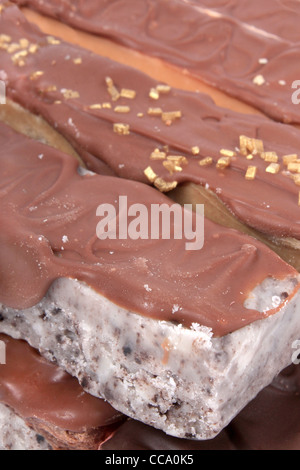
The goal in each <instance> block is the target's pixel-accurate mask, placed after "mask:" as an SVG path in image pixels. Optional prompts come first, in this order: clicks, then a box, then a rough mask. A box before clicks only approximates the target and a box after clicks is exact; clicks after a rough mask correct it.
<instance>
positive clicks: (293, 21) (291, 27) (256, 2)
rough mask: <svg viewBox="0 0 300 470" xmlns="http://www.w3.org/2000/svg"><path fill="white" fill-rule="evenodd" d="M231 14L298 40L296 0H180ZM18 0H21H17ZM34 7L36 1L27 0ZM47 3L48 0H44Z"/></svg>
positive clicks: (298, 6)
mask: <svg viewBox="0 0 300 470" xmlns="http://www.w3.org/2000/svg"><path fill="white" fill-rule="evenodd" d="M181 1H182V2H183V3H190V4H195V5H200V6H202V7H203V6H205V7H207V8H210V9H213V10H215V11H218V12H220V13H223V14H226V15H229V16H232V17H234V18H236V19H238V20H240V21H242V22H243V23H247V24H249V25H253V26H255V27H256V28H259V29H261V30H262V31H266V32H268V33H271V34H274V35H275V36H278V37H279V38H282V39H285V40H287V41H290V42H292V43H297V42H299V40H300V33H299V21H300V3H299V1H298V0H264V1H263V2H262V1H260V0H252V1H251V2H249V1H247V0H181ZM21 2H22V0H21ZM27 3H31V4H32V5H31V6H33V7H34V8H38V5H37V2H36V1H34V0H31V1H30V2H27ZM47 3H48V2H47ZM39 4H40V5H41V3H40V2H39Z"/></svg>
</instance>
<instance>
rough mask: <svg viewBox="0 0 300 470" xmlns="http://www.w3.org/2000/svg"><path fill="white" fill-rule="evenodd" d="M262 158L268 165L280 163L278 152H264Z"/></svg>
mask: <svg viewBox="0 0 300 470" xmlns="http://www.w3.org/2000/svg"><path fill="white" fill-rule="evenodd" d="M260 156H261V158H262V159H263V160H265V162H266V163H278V160H279V158H278V155H277V153H276V152H262V153H261V155H260Z"/></svg>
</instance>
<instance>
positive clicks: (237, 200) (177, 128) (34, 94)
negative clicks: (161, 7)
mask: <svg viewBox="0 0 300 470" xmlns="http://www.w3.org/2000/svg"><path fill="white" fill-rule="evenodd" d="M112 3H114V2H112ZM85 4H86V3H84V5H85ZM166 4H167V3H166ZM0 24H1V33H2V43H1V47H0V57H1V70H2V71H1V75H0V77H2V79H5V80H6V82H7V92H8V95H9V96H10V97H11V98H12V99H13V100H15V101H17V102H19V103H20V104H22V105H23V106H24V107H26V108H27V109H29V110H30V111H32V112H33V113H35V114H41V115H42V116H43V117H44V118H45V119H46V120H47V121H48V122H49V123H50V124H51V125H52V126H54V127H55V128H56V129H57V130H58V131H59V132H61V133H62V134H63V135H64V136H65V137H66V138H67V139H68V140H69V142H70V143H71V144H72V145H73V146H74V147H75V148H76V150H77V151H78V152H79V153H80V154H81V156H82V158H83V159H85V161H86V162H87V164H88V165H89V166H90V168H91V169H93V170H95V171H99V172H101V167H100V166H99V167H98V166H97V164H95V160H96V161H97V160H98V161H99V162H100V161H101V162H104V163H105V164H106V165H108V166H109V167H110V168H111V170H112V171H113V172H114V174H116V175H117V176H120V177H123V178H128V179H134V180H139V181H142V182H148V183H149V181H148V179H147V178H146V176H145V174H144V170H145V169H146V168H148V167H149V166H150V167H151V168H152V170H153V171H154V172H155V174H156V175H158V176H159V177H161V178H163V179H164V180H165V181H167V182H174V181H175V182H178V183H184V182H195V183H198V184H201V185H208V186H209V187H210V189H211V190H212V191H214V192H216V193H217V194H218V197H219V198H220V199H221V200H222V201H223V203H224V204H225V205H226V206H227V207H228V208H229V210H230V211H232V212H233V213H234V214H235V215H236V216H237V217H238V218H239V219H240V220H241V221H242V222H244V223H245V224H246V225H249V226H251V227H252V228H254V229H257V230H258V231H261V232H264V233H265V234H267V235H269V236H271V237H273V236H274V237H293V238H296V239H298V240H299V239H300V222H299V210H300V209H299V205H298V200H299V186H297V184H295V181H294V179H293V177H294V176H295V175H294V174H292V173H290V172H288V171H287V167H286V166H285V165H284V164H283V162H282V157H283V156H285V155H290V154H297V152H298V149H299V148H300V136H299V131H298V130H297V129H295V128H293V127H292V126H287V125H282V124H278V123H275V122H273V121H271V120H270V119H267V118H263V117H260V116H248V115H241V114H238V113H235V112H232V111H229V110H225V109H221V108H218V107H216V106H215V105H214V103H213V102H212V100H211V99H210V98H209V97H207V96H206V95H202V94H197V93H189V92H183V91H179V90H176V89H171V90H170V91H168V92H166V91H165V92H163V93H159V98H158V99H156V98H157V89H156V87H157V85H158V83H157V82H155V81H154V80H152V79H150V78H149V77H147V76H146V75H144V74H143V73H140V72H138V71H136V70H134V69H131V68H129V67H126V66H123V65H120V64H118V63H116V62H113V61H110V60H108V59H105V58H103V57H100V56H98V55H95V54H92V53H90V52H88V51H86V50H84V49H81V48H79V47H77V46H74V45H71V44H67V43H64V42H62V41H60V40H54V38H51V37H50V38H49V36H46V35H44V34H42V33H40V31H39V30H38V29H37V28H36V27H34V26H32V25H30V24H29V23H28V22H27V20H26V19H25V18H24V16H23V15H22V13H21V12H20V11H19V10H18V9H17V7H15V6H10V7H6V8H4V10H3V11H2V14H1V16H0ZM5 35H6V38H5ZM22 40H27V41H29V45H28V47H27V48H26V50H24V51H20V50H17V52H16V51H15V52H14V53H13V52H11V50H14V47H15V45H16V44H17V43H18V44H20V42H19V41H21V43H22ZM23 42H24V41H23ZM9 46H12V49H10V50H9ZM20 52H21V55H18V54H19V53H20ZM22 52H24V54H23V55H22ZM109 79H111V82H110V81H109ZM109 83H113V84H114V85H113V86H114V89H115V90H114V92H116V90H117V92H120V93H121V90H122V89H123V90H124V89H125V90H128V89H129V90H130V91H131V92H134V93H136V96H135V97H132V96H131V99H129V98H128V97H125V96H121V97H119V98H117V99H116V95H115V96H114V97H113V96H112V94H111V93H112V88H110V89H109V85H108V84H109ZM109 90H110V92H111V93H110V92H109ZM116 108H117V109H116ZM150 108H151V110H150V115H149V114H148V113H149V109H150ZM157 108H159V109H160V110H161V111H162V112H164V113H168V112H171V120H170V121H169V122H168V120H167V119H166V116H167V115H168V114H166V115H165V121H163V119H162V116H159V115H158V116H155V115H153V113H155V109H156V111H157ZM115 109H116V110H115ZM153 109H154V111H153ZM172 112H175V117H174V115H173V118H172ZM176 116H177V117H176ZM118 123H121V124H125V125H127V126H129V127H128V132H129V133H128V132H127V134H128V135H119V134H118V133H117V132H116V129H115V132H114V124H118ZM168 124H171V125H168ZM117 130H118V129H117ZM121 134H122V132H121ZM242 135H245V136H248V137H250V138H257V139H261V140H262V142H263V145H264V150H265V151H266V152H276V153H277V155H278V158H279V165H280V169H279V171H278V172H277V170H275V173H276V174H272V173H267V172H266V169H267V167H268V165H269V163H266V161H265V160H263V159H262V158H261V157H260V156H259V155H256V156H254V159H253V160H251V161H249V160H247V158H246V156H244V155H241V154H240V151H239V146H240V136H242ZM166 146H167V151H166ZM155 149H159V150H160V151H161V152H165V155H166V156H165V158H164V160H163V161H162V160H159V159H155V160H153V159H152V154H153V152H154V150H155ZM193 149H196V152H195V153H196V154H193ZM222 149H225V150H226V149H227V150H231V151H234V152H236V151H237V153H236V156H234V157H233V158H231V159H230V166H229V167H228V168H225V169H224V170H222V169H217V168H216V164H217V162H218V161H219V158H220V157H221V154H220V151H221V150H222ZM198 151H199V152H198ZM174 155H175V156H183V157H185V159H186V160H185V161H184V163H183V164H181V165H175V167H174V165H173V166H172V165H171V168H170V166H168V164H169V163H170V162H168V160H167V159H168V157H171V158H172V156H173V157H174ZM206 157H211V158H212V161H213V163H212V164H211V165H209V166H203V167H200V166H199V162H200V160H203V159H204V158H206ZM165 165H166V166H165ZM250 165H252V166H254V167H255V168H256V170H257V172H256V177H255V178H254V180H252V181H246V180H245V175H246V172H247V169H248V167H249V166H250Z"/></svg>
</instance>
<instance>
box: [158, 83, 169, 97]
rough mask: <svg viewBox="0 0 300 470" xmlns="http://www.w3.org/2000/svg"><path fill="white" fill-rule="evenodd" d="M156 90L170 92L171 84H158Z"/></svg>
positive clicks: (163, 92)
mask: <svg viewBox="0 0 300 470" xmlns="http://www.w3.org/2000/svg"><path fill="white" fill-rule="evenodd" d="M156 90H157V91H158V93H161V94H162V95H166V94H168V93H170V91H171V87H170V86H169V85H157V87H156Z"/></svg>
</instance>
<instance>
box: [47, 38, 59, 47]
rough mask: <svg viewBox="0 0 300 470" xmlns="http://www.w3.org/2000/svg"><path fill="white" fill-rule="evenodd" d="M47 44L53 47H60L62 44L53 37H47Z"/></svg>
mask: <svg viewBox="0 0 300 470" xmlns="http://www.w3.org/2000/svg"><path fill="white" fill-rule="evenodd" d="M47 42H48V44H50V45H51V46H58V45H59V44H60V41H59V39H56V38H54V37H53V36H47Z"/></svg>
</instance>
